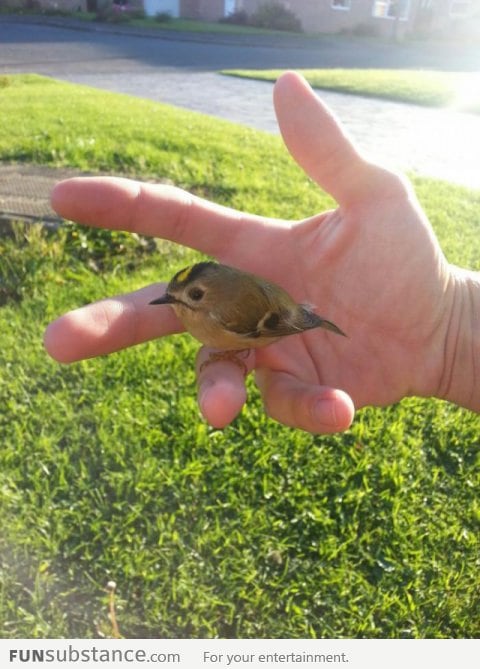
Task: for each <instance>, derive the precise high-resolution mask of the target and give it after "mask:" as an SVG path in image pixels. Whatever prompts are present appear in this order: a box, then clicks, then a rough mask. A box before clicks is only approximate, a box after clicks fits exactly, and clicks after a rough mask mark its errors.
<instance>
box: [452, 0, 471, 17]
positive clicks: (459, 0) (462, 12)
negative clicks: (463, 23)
mask: <svg viewBox="0 0 480 669" xmlns="http://www.w3.org/2000/svg"><path fill="white" fill-rule="evenodd" d="M471 8H472V3H471V1H469V0H453V2H451V3H450V16H451V17H452V18H457V17H458V18H463V17H465V16H468V15H469V14H470V9H471Z"/></svg>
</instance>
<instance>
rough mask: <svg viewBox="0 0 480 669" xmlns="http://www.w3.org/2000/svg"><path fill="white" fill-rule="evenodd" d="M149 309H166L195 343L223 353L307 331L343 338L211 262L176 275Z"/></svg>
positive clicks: (245, 276) (271, 287) (306, 311)
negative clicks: (327, 332) (161, 306)
mask: <svg viewBox="0 0 480 669" xmlns="http://www.w3.org/2000/svg"><path fill="white" fill-rule="evenodd" d="M150 304H170V305H171V306H172V308H173V310H174V311H175V314H176V315H177V316H178V318H179V319H180V321H181V322H182V323H183V325H184V327H185V329H186V330H187V331H188V332H190V334H191V335H193V336H194V337H195V338H196V339H198V341H200V342H201V343H202V344H205V346H208V347H211V348H216V349H223V350H225V351H240V350H244V349H249V348H258V347H261V346H267V344H271V343H272V342H275V341H278V340H279V339H281V338H282V337H286V336H288V335H293V334H299V333H300V332H305V330H311V329H313V328H324V329H326V330H330V331H331V332H335V333H336V334H339V335H343V336H345V333H344V332H342V330H340V328H339V327H337V326H336V325H335V324H334V323H332V322H331V321H328V320H326V319H325V318H322V317H321V316H318V315H317V314H315V313H314V312H313V310H312V307H310V306H308V305H306V304H297V303H296V302H295V301H294V300H293V299H292V298H291V297H290V295H289V294H288V293H287V292H286V291H285V290H283V288H280V286H277V285H276V284H274V283H271V282H270V281H266V280H265V279H262V278H260V277H258V276H255V275H254V274H249V273H247V272H242V271H241V270H239V269H236V268H234V267H229V266H228V265H221V264H218V263H215V262H200V263H197V264H196V265H192V266H190V267H186V268H185V269H182V270H180V272H177V274H175V276H174V277H173V279H172V280H171V281H170V283H169V284H168V286H167V288H166V291H165V294H164V295H162V296H161V297H159V298H157V299H156V300H153V301H152V302H150Z"/></svg>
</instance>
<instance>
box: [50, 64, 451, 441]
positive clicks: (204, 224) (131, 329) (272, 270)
mask: <svg viewBox="0 0 480 669" xmlns="http://www.w3.org/2000/svg"><path fill="white" fill-rule="evenodd" d="M274 103H275V110H276V114H277V118H278V123H279V126H280V130H281V133H282V136H283V139H284V141H285V143H286V145H287V147H288V149H289V151H290V153H291V154H292V156H293V157H294V159H295V160H296V161H297V162H298V164H299V165H300V166H301V167H302V168H303V169H304V170H305V172H306V173H307V174H308V175H309V176H310V177H311V178H312V179H314V180H315V181H316V182H317V183H318V185H319V186H320V187H321V188H323V189H324V190H325V191H327V192H328V193H330V194H331V195H332V196H333V197H334V199H335V200H336V202H337V203H338V207H337V209H335V210H333V211H328V212H324V213H320V214H316V215H314V216H312V217H311V218H308V219H305V220H303V221H300V222H287V221H278V220H273V219H272V220H269V219H265V218H261V217H257V216H254V215H250V214H245V213H240V212H237V211H234V210H231V209H228V208H226V207H222V206H219V205H216V204H213V203H211V202H208V201H206V200H202V199H200V198H197V197H195V196H193V195H190V194H188V193H186V192H184V191H181V190H179V189H177V188H174V187H170V186H163V185H159V186H152V185H147V184H141V183H137V182H133V181H129V180H126V179H114V178H78V179H70V180H67V181H64V182H61V183H60V184H58V185H57V186H56V188H55V190H54V192H53V195H52V204H53V207H54V208H55V209H56V210H57V212H58V213H59V214H60V215H61V216H63V217H65V218H69V219H73V220H76V221H78V222H80V223H83V224H85V225H92V226H97V227H106V228H114V229H122V230H129V231H132V232H137V233H143V234H148V235H155V236H159V237H163V238H166V239H170V240H173V241H175V242H177V243H179V244H183V245H186V246H189V247H192V248H195V249H198V250H199V251H202V252H204V253H207V254H209V255H212V256H214V257H215V258H216V259H218V260H219V261H220V262H223V263H226V264H229V265H234V266H236V267H239V268H241V269H244V270H247V271H250V272H253V273H255V274H259V275H262V276H264V277H265V278H267V279H270V280H272V281H274V282H276V283H278V284H280V285H282V286H283V287H284V288H285V289H286V290H287V291H288V292H289V293H290V294H291V295H292V297H294V298H295V299H296V300H297V301H299V302H308V303H311V304H314V305H316V306H317V307H318V311H319V313H321V314H322V315H323V316H325V317H326V318H328V319H329V320H332V321H333V322H335V323H337V324H338V325H339V326H340V327H341V328H342V330H344V331H345V332H346V333H347V334H348V338H344V337H338V336H335V335H333V334H331V333H327V332H324V331H321V330H318V329H317V330H312V331H309V332H306V333H303V334H301V335H295V336H292V337H287V338H285V339H284V340H282V341H280V342H278V343H275V344H272V345H271V346H268V347H266V348H264V349H257V350H255V351H252V352H251V353H250V355H249V358H248V360H247V365H248V368H249V370H255V378H256V382H257V384H258V386H259V388H260V391H261V394H262V397H263V401H264V404H265V409H266V411H267V413H268V414H269V415H270V416H271V417H272V418H274V419H276V420H278V421H280V422H282V423H284V424H286V425H290V426H292V427H297V428H300V429H303V430H307V431H310V432H315V433H327V432H335V431H340V430H344V429H346V428H347V427H348V426H349V425H350V423H351V421H352V420H353V416H354V407H355V408H360V407H362V406H364V405H386V404H390V403H392V402H395V401H397V400H399V399H401V398H402V397H403V396H405V395H412V394H415V395H423V396H428V395H442V384H443V383H444V382H445V379H444V366H445V359H444V358H445V346H446V343H445V342H446V338H447V331H448V323H449V314H450V313H451V311H452V309H453V306H452V305H453V294H454V290H455V289H454V281H453V279H452V271H451V268H450V266H449V265H448V263H447V262H446V260H445V258H444V256H443V254H442V252H441V249H440V247H439V244H438V242H437V240H436V238H435V236H434V234H433V232H432V230H431V227H430V225H429V223H428V221H427V219H426V217H425V215H424V213H423V212H422V210H421V208H420V206H419V204H418V202H417V200H416V198H415V195H414V193H413V191H412V189H411V187H410V185H409V184H408V182H406V181H405V180H404V179H403V178H401V177H399V176H397V175H395V174H393V173H391V172H389V171H386V170H384V169H382V168H380V167H378V166H376V165H373V164H371V163H369V162H367V161H366V160H365V159H364V158H363V157H362V156H361V155H360V154H359V153H358V151H357V150H356V149H355V147H354V146H353V144H352V143H351V141H350V140H349V139H348V137H347V136H346V135H345V133H344V131H343V130H342V128H341V127H340V126H339V124H338V122H337V121H336V120H335V118H334V117H333V116H332V114H331V113H330V112H329V110H328V109H327V108H326V107H325V106H324V105H323V104H322V102H321V101H320V100H319V99H318V98H317V97H316V95H315V94H314V93H313V91H312V90H311V88H310V87H309V86H308V84H307V83H306V82H305V81H304V80H303V79H302V78H301V77H299V76H298V75H296V74H294V73H291V72H289V73H286V74H284V75H283V76H282V77H281V78H280V79H279V80H278V82H277V84H276V86H275V89H274ZM253 248H254V249H255V251H254V252H252V249H253ZM166 278H169V277H166ZM160 292H161V286H160V285H159V284H156V285H153V286H148V287H146V288H143V289H141V290H139V291H136V292H133V293H130V294H128V295H122V296H117V297H113V298H108V299H105V300H102V301H100V302H96V303H94V304H91V305H88V306H85V307H81V308H80V309H76V310H75V311H72V312H70V313H67V314H65V315H64V316H62V317H60V318H59V319H57V320H56V321H54V322H53V323H51V324H50V325H49V327H48V329H47V331H46V334H45V345H46V348H47V350H48V352H49V353H50V355H52V356H53V357H54V358H55V359H57V360H59V361H61V362H72V361H75V360H79V359H82V358H88V357H92V356H97V355H102V354H106V353H110V352H112V351H117V350H119V349H121V348H125V347H127V346H132V345H134V344H138V343H140V342H144V341H147V340H149V339H152V338H154V337H160V336H165V335H168V334H172V333H174V332H179V331H181V325H180V323H179V321H178V320H177V319H176V317H175V315H174V314H173V312H172V311H171V310H170V309H169V308H164V309H161V310H160V309H154V308H152V307H151V306H149V304H148V303H149V302H150V300H151V299H153V298H155V297H157V296H158V295H159V294H160ZM206 357H208V351H206V350H205V349H202V350H200V352H199V356H198V361H197V369H198V370H200V367H201V362H202V361H203V360H204V359H206ZM245 399H246V396H245V380H244V377H243V373H242V371H241V370H240V369H239V367H238V366H236V365H235V364H233V363H231V362H230V361H228V360H220V361H218V362H215V363H212V364H210V365H208V366H203V368H202V370H201V372H199V405H200V410H201V412H202V414H203V415H204V416H205V418H206V420H207V421H208V422H209V423H211V424H212V425H214V426H216V427H224V426H225V425H227V424H228V423H230V422H231V421H232V420H233V418H234V417H235V416H236V415H237V413H238V412H239V411H240V410H241V408H242V406H243V404H244V402H245Z"/></svg>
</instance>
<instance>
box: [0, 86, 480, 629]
mask: <svg viewBox="0 0 480 669" xmlns="http://www.w3.org/2000/svg"><path fill="white" fill-rule="evenodd" d="M0 97H1V105H2V116H3V119H4V123H3V124H2V125H1V127H0V158H1V159H2V160H29V161H33V162H38V163H47V164H58V165H60V164H62V165H70V166H78V167H81V168H83V167H88V168H89V169H92V170H97V169H98V170H109V171H112V172H116V173H122V174H137V175H139V176H143V177H148V178H150V177H152V176H155V175H156V176H157V177H167V178H169V179H171V180H174V181H175V182H176V183H179V184H181V185H182V186H184V187H187V188H190V189H192V190H194V191H196V192H201V193H206V194H207V195H209V196H211V197H213V198H215V199H216V200H218V201H221V202H223V203H225V204H229V205H233V206H238V207H243V208H247V209H251V210H255V211H260V212H263V213H270V214H273V215H276V216H277V215H278V216H302V215H304V214H307V213H311V212H312V211H313V210H315V209H318V208H321V207H324V206H326V205H328V204H329V202H328V200H327V199H326V198H325V197H324V196H322V195H321V194H318V192H317V190H316V188H314V186H313V185H312V184H311V183H310V182H309V181H308V180H306V179H305V178H304V177H303V176H302V174H301V173H300V172H299V170H298V169H297V168H295V167H294V166H293V164H292V162H291V160H290V159H289V158H288V157H287V156H286V152H285V150H284V149H283V148H282V147H281V146H280V143H279V141H278V140H277V139H276V138H274V137H271V136H268V135H264V134H262V133H258V132H254V131H251V130H246V129H244V128H241V127H237V126H234V125H230V124H227V123H222V122H219V121H217V120H212V119H209V118H207V117H204V116H201V115H197V114H192V113H187V112H183V111H180V110H174V109H172V108H169V107H167V106H162V105H157V104H153V103H150V102H144V101H141V100H134V99H131V98H128V97H126V96H120V95H113V94H112V95H110V94H104V93H100V92H98V91H95V90H93V89H88V88H83V87H78V86H72V85H68V84H60V83H58V82H53V81H49V80H44V79H40V78H38V77H15V78H10V79H9V80H8V82H7V83H6V85H4V86H3V87H2V88H0ZM106 108H108V110H109V113H108V114H105V113H104V110H105V109H106ZM227 133H228V134H227ZM416 186H417V190H418V193H419V196H420V198H421V201H422V204H423V205H424V206H425V208H426V210H427V213H428V214H429V216H430V217H431V220H432V222H433V224H434V226H435V229H436V231H437V233H438V234H439V236H440V238H441V241H442V244H443V245H444V248H445V250H446V252H447V254H448V257H449V259H450V260H452V261H455V262H457V263H459V264H462V265H467V266H471V267H476V268H478V267H479V266H480V242H479V234H478V232H479V231H478V226H479V221H478V208H479V205H480V193H479V192H474V191H469V190H467V189H464V188H460V187H453V186H450V185H448V184H444V183H438V182H434V181H426V180H422V179H418V180H417V181H416ZM128 239H129V238H127V235H124V234H123V233H116V234H115V235H113V236H112V237H110V236H109V233H103V232H102V233H100V232H99V231H88V230H84V229H79V228H77V227H76V226H69V227H67V228H66V229H64V230H61V231H60V232H59V233H57V234H50V235H47V234H46V233H42V232H41V231H40V229H39V228H37V227H33V228H31V227H30V228H29V227H26V228H24V227H22V226H21V225H19V226H17V228H16V231H15V234H14V236H13V237H3V238H0V256H1V258H2V263H1V264H0V287H1V289H2V291H1V293H0V298H1V300H0V301H1V302H2V304H3V306H2V307H1V309H0V329H1V332H2V346H1V349H0V365H1V368H2V374H1V375H0V433H1V435H2V441H1V448H0V491H1V492H0V512H1V516H2V533H1V534H0V625H1V628H0V629H1V630H2V631H1V633H0V634H1V636H3V637H12V638H20V637H92V636H93V637H94V636H98V635H99V634H106V635H111V633H112V630H111V626H110V625H109V623H108V619H107V610H108V609H107V600H108V595H107V593H106V592H105V587H106V584H107V582H108V581H109V580H115V581H116V582H117V587H118V589H117V618H118V622H119V627H120V631H121V633H122V634H123V635H124V636H126V637H214V636H220V637H261V638H263V637H274V638H278V637H285V638H290V637H297V638H298V637H373V638H376V637H409V638H410V637H477V636H478V635H479V633H480V624H479V620H478V615H476V613H475V612H477V611H478V609H479V605H480V597H479V589H478V584H479V582H478V569H479V563H478V556H479V542H478V536H479V528H480V504H479V501H478V499H479V497H478V489H479V482H480V480H479V479H480V448H479V434H480V417H479V416H477V415H474V414H472V413H469V412H467V411H463V410H461V409H458V408H456V407H453V406H451V405H448V404H446V403H444V402H437V401H426V400H418V399H407V400H405V401H403V402H401V403H399V404H398V405H395V406H393V407H390V408H388V409H384V410H377V409H365V410H363V411H361V412H360V413H359V415H358V417H357V419H356V421H355V423H354V425H353V426H352V428H351V429H350V430H349V431H348V432H346V433H345V434H342V435H334V436H328V437H318V436H317V437H314V436H311V435H308V434H306V433H302V432H297V431H294V430H291V429H287V428H284V427H282V426H280V425H277V424H275V423H274V422H272V421H270V420H269V419H267V418H265V416H264V414H263V410H262V405H261V402H260V399H259V397H258V393H257V391H256V390H255V388H254V386H253V384H250V386H249V395H250V399H249V404H248V407H247V408H246V409H245V410H244V411H243V413H242V415H241V416H240V417H239V418H238V419H237V420H236V421H235V423H234V424H233V425H232V426H231V427H229V428H227V429H226V430H224V431H218V430H213V429H211V428H209V427H207V426H206V425H205V424H204V422H203V421H202V420H201V419H200V417H199V414H198V410H197V407H196V402H195V378H194V371H193V367H194V356H195V351H196V348H197V345H196V344H195V343H194V342H193V341H192V340H191V339H190V338H189V337H188V336H187V335H181V336H176V337H171V338H167V339H165V340H161V341H154V342H150V343H147V344H144V345H142V346H138V347H136V348H132V349H130V350H128V351H123V352H120V353H116V354H114V355H111V356H108V357H102V358H98V359H95V360H90V361H85V362H81V363H78V364H74V365H71V366H68V367H64V366H60V365H58V364H56V363H55V362H53V361H52V360H50V359H49V358H48V356H47V355H46V353H45V351H44V350H43V347H42V333H43V329H44V327H45V325H46V324H47V323H48V322H49V321H50V320H51V319H53V318H55V317H56V316H57V315H59V314H60V313H62V312H63V311H65V310H66V309H69V308H73V307H75V306H78V305H80V304H83V303H85V302H88V301H91V300H94V299H98V298H101V297H102V296H103V295H105V294H115V293H117V292H123V291H126V290H130V289H134V288H138V287H140V286H142V285H145V284H147V283H149V282H151V281H156V280H158V279H159V278H167V277H169V276H170V275H171V273H172V272H173V271H174V270H175V269H177V268H179V267H181V266H183V265H185V264H186V263H188V262H190V260H191V259H192V258H193V257H194V255H193V252H191V251H185V250H183V249H180V248H178V247H176V246H175V245H173V244H167V243H164V242H160V243H159V244H158V247H157V249H156V250H155V251H154V252H152V249H151V248H150V247H145V245H144V244H142V243H141V240H139V239H138V238H133V239H131V240H130V241H128ZM92 261H94V262H92Z"/></svg>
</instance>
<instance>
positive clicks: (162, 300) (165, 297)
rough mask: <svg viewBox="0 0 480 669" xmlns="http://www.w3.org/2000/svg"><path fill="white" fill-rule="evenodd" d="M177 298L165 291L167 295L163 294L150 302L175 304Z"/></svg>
mask: <svg viewBox="0 0 480 669" xmlns="http://www.w3.org/2000/svg"><path fill="white" fill-rule="evenodd" d="M176 301H177V300H176V299H175V298H174V297H173V295H170V294H169V293H165V295H162V296H161V297H157V299H156V300H152V301H151V302H149V303H148V304H173V303H174V302H176Z"/></svg>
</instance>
